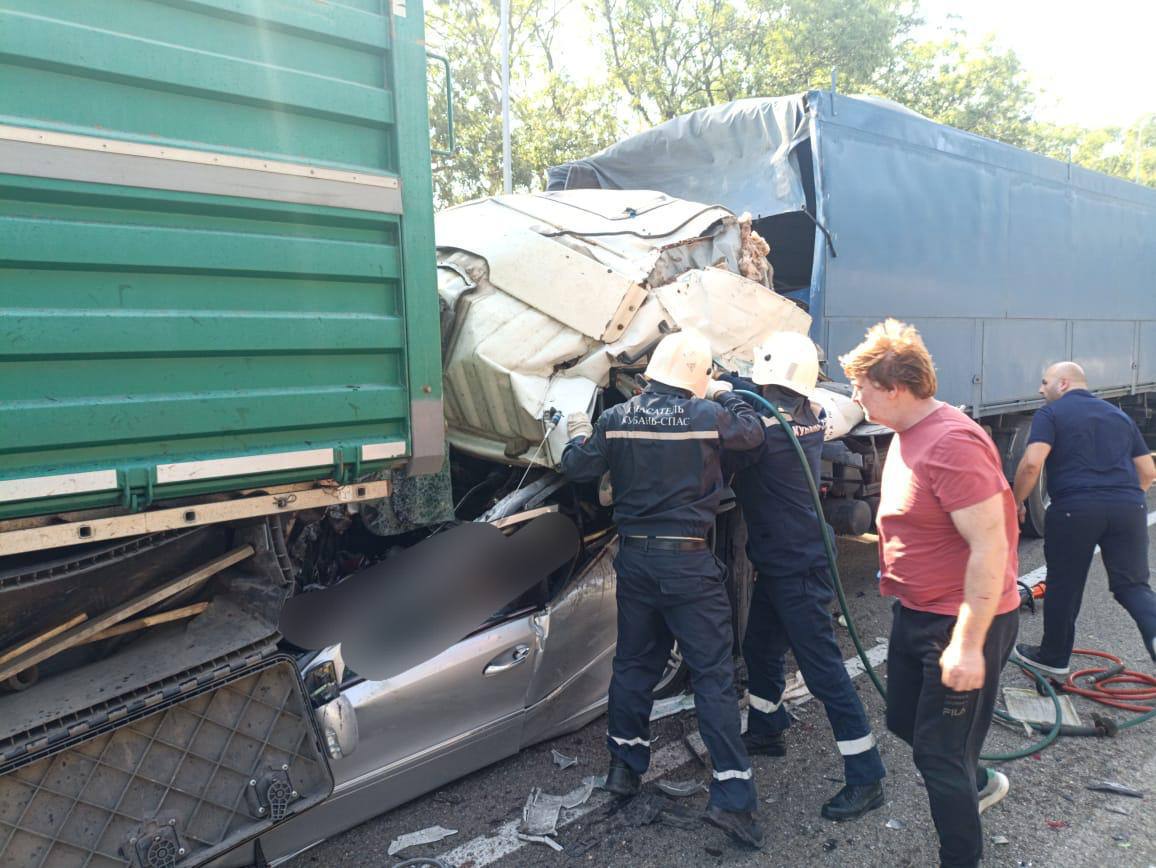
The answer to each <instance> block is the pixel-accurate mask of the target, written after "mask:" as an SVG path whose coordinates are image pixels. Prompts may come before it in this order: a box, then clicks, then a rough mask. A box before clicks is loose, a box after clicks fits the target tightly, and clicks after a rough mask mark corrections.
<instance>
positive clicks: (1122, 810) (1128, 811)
mask: <svg viewBox="0 0 1156 868" xmlns="http://www.w3.org/2000/svg"><path fill="white" fill-rule="evenodd" d="M1096 807H1099V808H1103V809H1104V810H1105V811H1111V812H1112V813H1113V814H1120V815H1121V816H1124V817H1131V816H1132V811H1131V809H1130V808H1121V807H1120V806H1119V805H1097V806H1096Z"/></svg>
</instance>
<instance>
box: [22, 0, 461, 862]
mask: <svg viewBox="0 0 1156 868" xmlns="http://www.w3.org/2000/svg"><path fill="white" fill-rule="evenodd" d="M427 64H428V58H427V54H426V49H425V47H424V43H423V22H422V8H421V4H420V3H413V2H410V3H409V4H408V6H407V3H406V2H405V0H340V2H316V0H273V2H270V0H103V2H101V3H92V2H91V0H54V2H53V3H44V2H41V0H3V2H0V192H2V195H0V685H2V688H0V864H3V865H26V864H27V865H43V866H57V865H73V864H76V865H80V864H83V865H86V866H104V865H114V864H116V865H123V864H126V863H127V864H132V865H142V866H143V865H150V866H151V865H168V864H181V865H196V864H202V863H203V862H205V861H208V860H210V859H211V858H213V857H214V856H216V855H218V854H220V853H222V852H225V851H227V850H229V849H231V848H233V847H235V846H236V845H238V844H239V843H240V842H242V841H245V840H247V839H249V838H252V837H254V836H256V835H259V834H262V833H263V832H265V831H266V830H268V829H269V828H270V827H271V826H273V825H275V824H276V823H278V822H280V821H282V820H284V819H286V818H288V817H290V816H292V815H293V814H295V813H297V812H299V811H301V810H304V809H306V808H308V807H309V806H311V805H313V804H316V803H317V802H318V801H320V800H323V799H324V798H325V797H326V795H327V794H328V788H329V787H330V786H331V780H330V778H329V775H328V770H327V768H326V763H325V761H324V758H323V757H322V756H321V752H320V746H319V740H318V736H317V733H316V731H315V730H314V726H315V724H314V723H313V718H312V715H311V713H310V707H309V701H308V698H307V697H306V695H305V692H304V688H303V685H302V683H301V680H300V676H299V674H298V672H297V669H296V667H295V665H294V664H293V661H292V660H291V659H290V658H287V657H285V656H281V655H279V653H278V650H277V648H278V645H277V639H278V637H277V629H276V628H277V620H278V614H279V612H280V608H281V605H282V604H283V602H284V600H285V599H286V598H287V597H288V596H290V595H291V594H293V593H295V592H296V591H297V590H298V589H299V588H300V587H301V586H302V585H303V584H305V583H306V582H307V581H308V578H309V577H307V576H303V575H302V573H301V564H302V563H305V562H309V561H313V562H319V561H320V560H323V559H319V558H318V557H317V555H318V553H319V552H320V551H321V550H322V549H324V547H325V546H326V545H327V544H330V545H331V542H330V543H327V540H328V539H330V537H331V536H332V534H329V536H327V529H328V528H332V527H334V526H338V527H339V526H341V523H342V521H343V520H344V517H345V516H347V515H348V512H349V511H350V510H353V509H359V508H360V509H375V508H376V509H378V510H381V509H383V506H382V505H383V504H388V503H389V498H390V497H391V495H392V494H393V492H394V486H396V485H398V484H402V485H404V484H406V480H407V479H408V478H409V477H413V476H418V475H422V474H431V473H436V472H437V471H439V470H440V469H441V468H442V466H443V462H444V448H445V447H444V435H443V421H442V405H441V360H440V340H439V320H438V299H437V292H436V286H435V267H434V239H433V214H432V207H433V206H432V190H431V178H430V146H429V119H428V112H427V103H426V94H427ZM294 528H296V530H297V531H298V533H297V535H296V538H297V540H298V543H297V545H298V548H297V549H295V550H294V551H290V546H289V544H288V543H287V539H288V538H289V535H290V532H291V530H293V529H294ZM302 529H305V530H307V531H309V533H301V532H300V531H301V530H302ZM330 554H331V553H330ZM332 560H333V558H331V557H330V558H328V559H327V562H328V561H332ZM314 578H316V577H314ZM142 631H143V632H142ZM130 637H131V638H133V639H134V640H135V641H132V642H126V641H125V640H126V638H130ZM180 719H187V720H189V721H196V723H195V725H194V724H192V723H190V724H189V725H188V726H187V727H184V728H180V727H178V728H177V729H176V730H174V731H172V732H161V731H160V730H161V729H163V728H164V727H166V726H170V725H171V721H173V720H180ZM127 733H131V734H132V735H131V736H129V735H127ZM206 739H207V740H209V741H211V742H213V743H214V744H215V745H216V748H215V751H216V752H215V753H213V754H212V756H213V757H215V759H214V760H213V762H211V763H206V762H204V761H203V757H204V756H205V755H206V754H205V753H204V750H203V748H204V744H203V742H204V741H205V740H206ZM198 745H199V746H198ZM112 753H119V754H121V757H120V760H121V761H119V762H116V763H114V762H111V761H108V759H107V758H108V756H109V755H110V754H112ZM197 757H200V758H201V759H196V758H197ZM194 760H195V761H194ZM178 767H179V769H180V771H179V774H190V775H193V776H194V777H196V776H199V778H200V780H199V782H192V781H190V782H189V784H190V785H189V786H186V787H183V788H182V787H176V788H175V790H174V791H179V792H184V793H186V794H197V795H188V796H187V798H185V799H184V802H182V803H181V804H176V803H172V804H168V803H166V805H167V806H166V811H168V813H167V814H163V815H161V814H158V813H157V806H156V805H150V804H148V800H147V799H145V798H143V797H141V798H137V795H138V794H140V793H144V792H146V791H147V790H148V788H149V787H150V786H153V785H155V783H156V780H157V779H158V778H159V777H164V776H165V775H169V774H171V775H172V776H173V777H170V778H169V783H170V784H171V783H173V780H175V776H176V775H178V771H177V769H178ZM61 769H73V770H74V771H73V772H72V773H69V772H61ZM105 778H107V780H105ZM150 782H151V783H150ZM193 783H197V785H196V786H194V785H193ZM78 818H79V819H78ZM81 820H83V822H81Z"/></svg>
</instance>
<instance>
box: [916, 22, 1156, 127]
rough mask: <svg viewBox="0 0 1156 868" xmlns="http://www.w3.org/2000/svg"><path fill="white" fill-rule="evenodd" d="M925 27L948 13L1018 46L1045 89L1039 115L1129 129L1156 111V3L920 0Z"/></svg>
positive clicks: (977, 31) (971, 28)
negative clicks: (1142, 117) (1147, 114)
mask: <svg viewBox="0 0 1156 868" xmlns="http://www.w3.org/2000/svg"><path fill="white" fill-rule="evenodd" d="M921 5H922V9H923V15H924V18H925V19H926V20H927V24H928V27H929V28H930V27H933V26H935V25H937V24H938V25H942V24H944V23H945V22H946V21H947V16H948V15H951V14H954V15H957V16H959V24H960V25H961V26H962V27H963V28H964V29H965V30H966V31H967V32H968V34H969V35H970V36H972V37H973V38H975V39H978V38H980V37H981V36H983V35H984V34H987V33H991V34H994V35H995V37H996V40H997V42H998V43H999V44H1000V46H1001V47H1003V48H1010V49H1012V50H1014V51H1015V53H1016V54H1017V55H1019V58H1020V60H1021V62H1022V63H1023V65H1024V67H1025V69H1026V70H1027V71H1028V73H1029V74H1030V75H1031V76H1032V79H1033V81H1034V82H1035V83H1036V85H1037V86H1038V87H1039V88H1040V89H1042V90H1043V91H1044V99H1042V100H1041V101H1040V111H1039V116H1040V118H1041V119H1042V120H1049V121H1054V122H1057V123H1077V124H1081V125H1084V126H1128V125H1130V124H1132V123H1134V122H1135V121H1136V120H1137V119H1138V118H1139V117H1140V116H1141V115H1143V114H1146V113H1148V112H1153V111H1156V42H1154V39H1156V0H1098V2H1088V0H1084V2H1080V3H1076V2H1074V0H922V4H921Z"/></svg>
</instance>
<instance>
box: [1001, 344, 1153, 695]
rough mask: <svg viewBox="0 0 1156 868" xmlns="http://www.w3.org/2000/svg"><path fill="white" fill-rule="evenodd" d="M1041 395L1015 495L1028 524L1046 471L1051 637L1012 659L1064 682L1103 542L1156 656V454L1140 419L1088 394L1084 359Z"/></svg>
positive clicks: (1051, 377) (1111, 577)
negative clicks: (1155, 510) (1155, 581)
mask: <svg viewBox="0 0 1156 868" xmlns="http://www.w3.org/2000/svg"><path fill="white" fill-rule="evenodd" d="M1039 391H1040V394H1041V395H1043V396H1044V398H1045V399H1046V400H1047V402H1048V403H1047V406H1045V407H1042V408H1041V409H1040V410H1038V411H1036V414H1035V417H1034V418H1033V419H1032V428H1031V433H1030V434H1029V436H1028V447H1027V449H1026V450H1025V452H1024V457H1023V459H1022V460H1021V461H1020V464H1019V467H1018V468H1017V469H1016V478H1015V487H1014V491H1015V500H1016V503H1017V504H1018V505H1019V508H1020V520H1021V521H1022V520H1023V509H1024V507H1023V502H1024V500H1025V499H1026V498H1027V496H1028V494H1030V493H1031V490H1032V489H1033V488H1034V487H1035V485H1036V483H1037V482H1038V481H1039V477H1040V469H1041V468H1043V467H1045V466H1046V468H1047V472H1048V473H1047V479H1048V496H1049V497H1050V498H1051V504H1050V505H1049V506H1048V511H1047V516H1046V518H1045V520H1044V558H1045V559H1046V561H1047V565H1048V579H1047V581H1048V588H1047V594H1046V596H1045V598H1044V599H1045V603H1044V636H1043V639H1042V640H1041V641H1040V644H1039V645H1017V646H1016V648H1015V650H1014V651H1013V652H1012V659H1013V660H1019V661H1020V662H1022V663H1027V664H1028V665H1030V666H1034V667H1035V668H1037V669H1041V670H1043V671H1044V672H1047V673H1049V674H1051V675H1056V676H1059V677H1061V678H1062V677H1065V676H1066V675H1067V674H1068V672H1069V671H1070V668H1069V666H1068V661H1069V658H1070V657H1071V654H1072V648H1073V647H1074V645H1075V641H1076V617H1077V615H1079V612H1080V603H1081V602H1082V600H1083V597H1084V585H1085V583H1086V582H1087V579H1088V568H1089V567H1090V566H1091V564H1092V555H1093V554H1094V553H1095V549H1096V546H1097V545H1098V546H1099V547H1100V550H1101V551H1102V552H1103V555H1104V569H1105V570H1107V572H1108V587H1109V589H1110V590H1111V591H1112V595H1113V596H1114V597H1115V598H1116V601H1117V602H1119V603H1120V605H1122V606H1123V607H1124V608H1125V609H1126V610H1127V611H1128V614H1129V615H1131V616H1132V620H1134V621H1135V622H1136V626H1137V627H1139V628H1140V635H1141V636H1142V637H1143V639H1144V649H1145V650H1146V651H1147V652H1148V653H1149V655H1151V656H1152V659H1153V660H1156V593H1154V592H1153V591H1152V588H1151V587H1150V586H1149V584H1148V521H1147V519H1148V503H1147V497H1146V492H1147V491H1148V489H1149V487H1150V486H1151V485H1152V483H1153V481H1156V464H1154V463H1153V461H1152V454H1151V452H1150V451H1149V449H1148V446H1147V444H1146V443H1145V442H1144V438H1143V436H1142V435H1141V434H1140V429H1139V428H1137V427H1136V423H1135V422H1134V421H1132V419H1131V417H1129V416H1128V415H1127V414H1126V413H1124V412H1123V411H1122V410H1120V409H1119V408H1118V407H1114V406H1113V405H1111V404H1109V403H1108V402H1107V401H1104V400H1101V399H1100V398H1097V397H1096V396H1095V395H1093V394H1092V393H1091V392H1089V391H1088V380H1087V377H1086V376H1085V374H1084V369H1083V368H1081V367H1080V366H1079V365H1077V364H1076V363H1075V362H1058V363H1056V364H1054V365H1052V366H1051V367H1050V368H1048V369H1047V371H1045V372H1044V378H1043V383H1042V384H1041V386H1040V390H1039Z"/></svg>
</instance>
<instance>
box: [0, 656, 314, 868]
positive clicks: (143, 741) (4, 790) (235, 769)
mask: <svg viewBox="0 0 1156 868" xmlns="http://www.w3.org/2000/svg"><path fill="white" fill-rule="evenodd" d="M332 787H333V781H332V777H331V775H330V772H329V769H328V766H327V765H326V764H325V761H324V759H323V758H322V756H321V754H320V750H319V746H318V742H317V738H316V735H315V730H314V726H313V721H312V714H311V711H310V709H309V706H308V704H307V703H306V701H305V699H304V696H303V692H302V690H301V686H300V680H299V677H298V674H297V669H296V666H295V664H294V663H293V662H292V661H291V660H289V659H287V658H283V657H282V658H277V659H275V660H272V661H268V662H266V663H263V664H260V665H259V666H258V667H255V668H251V669H248V670H245V671H242V672H241V673H238V674H236V675H234V676H232V677H231V678H228V679H225V680H224V681H223V682H221V681H218V682H215V683H212V684H209V685H206V687H205V688H204V689H202V690H200V691H197V692H196V693H194V694H192V695H188V696H184V697H182V698H180V699H179V700H177V701H174V702H172V703H171V704H168V705H166V706H163V707H159V708H156V709H150V710H149V711H147V712H145V713H143V714H141V715H139V716H137V717H136V718H134V719H131V720H129V721H128V722H126V723H125V724H123V725H121V726H119V727H118V728H116V729H113V730H111V731H105V732H102V733H100V734H98V735H95V736H94V737H92V738H90V739H88V740H86V741H82V742H80V743H77V744H74V745H72V746H71V747H69V748H68V749H66V750H62V751H60V752H57V753H54V754H52V755H49V756H46V757H42V758H40V759H38V760H36V761H34V762H32V763H29V764H27V765H24V766H22V767H20V768H17V769H15V770H14V771H12V772H10V773H9V774H7V775H5V776H3V777H0V865H13V866H15V865H19V866H28V868H34V866H35V868H112V866H124V865H126V864H127V865H130V866H141V868H144V866H148V868H153V866H178V865H179V866H181V868H189V866H195V865H201V864H203V863H204V862H206V861H208V860H210V859H212V858H214V857H215V856H218V855H220V854H221V853H224V852H227V851H228V850H230V849H232V848H233V847H236V846H237V845H239V844H241V843H243V842H244V841H246V840H248V839H250V838H252V837H254V836H256V835H259V834H261V833H263V832H264V831H266V830H267V829H269V828H270V827H272V826H273V825H275V824H276V823H278V822H279V821H281V820H283V819H285V818H287V817H288V816H290V815H292V814H296V813H299V812H301V811H303V810H305V809H306V808H308V807H311V806H312V805H315V804H317V803H318V802H320V801H322V800H323V799H324V798H325V797H327V796H328V795H329V793H330V792H331V791H332Z"/></svg>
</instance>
